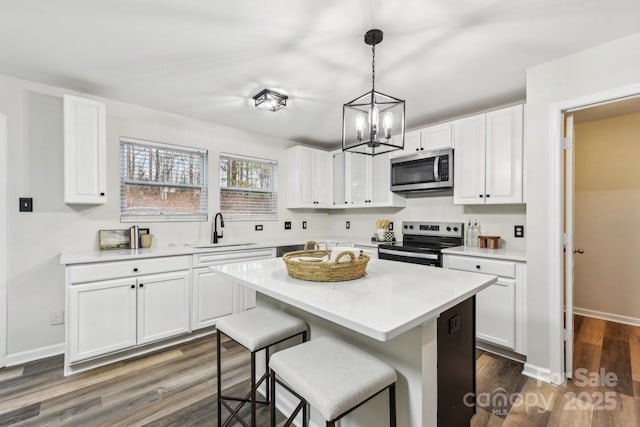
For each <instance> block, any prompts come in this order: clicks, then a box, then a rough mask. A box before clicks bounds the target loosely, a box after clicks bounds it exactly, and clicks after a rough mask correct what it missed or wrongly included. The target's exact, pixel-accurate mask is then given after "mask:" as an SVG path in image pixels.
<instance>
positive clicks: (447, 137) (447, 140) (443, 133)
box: [417, 123, 453, 151]
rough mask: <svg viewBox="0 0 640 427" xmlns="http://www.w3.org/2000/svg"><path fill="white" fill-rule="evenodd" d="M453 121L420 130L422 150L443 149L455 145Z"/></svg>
mask: <svg viewBox="0 0 640 427" xmlns="http://www.w3.org/2000/svg"><path fill="white" fill-rule="evenodd" d="M452 129H453V124H452V123H443V124H441V125H436V126H429V127H428V128H424V129H421V130H420V150H417V151H429V150H441V149H443V148H451V147H452V146H453V138H452Z"/></svg>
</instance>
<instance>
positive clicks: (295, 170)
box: [287, 145, 333, 208]
mask: <svg viewBox="0 0 640 427" xmlns="http://www.w3.org/2000/svg"><path fill="white" fill-rule="evenodd" d="M330 156H331V155H330V153H329V152H327V151H322V150H317V149H315V148H309V147H303V146H300V145H296V146H295V147H291V148H289V149H287V157H288V166H289V167H290V168H291V173H290V176H289V183H288V185H289V188H288V200H287V207H288V208H328V207H331V206H332V205H333V204H332V203H331V195H330V189H331V186H332V172H333V171H332V166H331V157H330Z"/></svg>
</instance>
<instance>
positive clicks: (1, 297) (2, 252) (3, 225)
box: [0, 113, 8, 368]
mask: <svg viewBox="0 0 640 427" xmlns="http://www.w3.org/2000/svg"><path fill="white" fill-rule="evenodd" d="M7 149H8V148H7V116H6V115H4V114H2V113H0V212H2V214H1V215H0V218H1V219H0V368H2V367H4V366H6V362H7V309H8V307H7V277H8V276H7V205H6V200H7Z"/></svg>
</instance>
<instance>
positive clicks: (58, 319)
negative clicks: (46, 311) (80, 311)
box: [50, 310, 64, 326]
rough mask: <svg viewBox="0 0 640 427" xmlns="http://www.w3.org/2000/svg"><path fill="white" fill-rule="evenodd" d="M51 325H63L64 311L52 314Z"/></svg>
mask: <svg viewBox="0 0 640 427" xmlns="http://www.w3.org/2000/svg"><path fill="white" fill-rule="evenodd" d="M50 320H51V325H52V326H53V325H62V324H63V323H64V310H63V311H52V312H51V319H50Z"/></svg>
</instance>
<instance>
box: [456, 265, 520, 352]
mask: <svg viewBox="0 0 640 427" xmlns="http://www.w3.org/2000/svg"><path fill="white" fill-rule="evenodd" d="M443 265H444V267H445V268H450V269H455V270H464V271H474V272H478V273H487V274H492V275H495V276H498V280H497V282H496V283H494V284H493V285H491V286H489V287H488V288H485V289H483V290H482V291H480V292H479V293H478V294H477V295H476V338H477V339H478V340H479V341H484V342H487V343H490V344H493V345H497V346H500V347H504V348H506V349H508V350H511V351H515V352H516V353H520V354H523V355H526V310H527V305H526V295H527V288H526V281H527V280H526V276H527V273H526V263H524V262H520V261H513V260H502V259H495V258H483V257H477V256H461V255H450V254H445V255H444V260H443Z"/></svg>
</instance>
